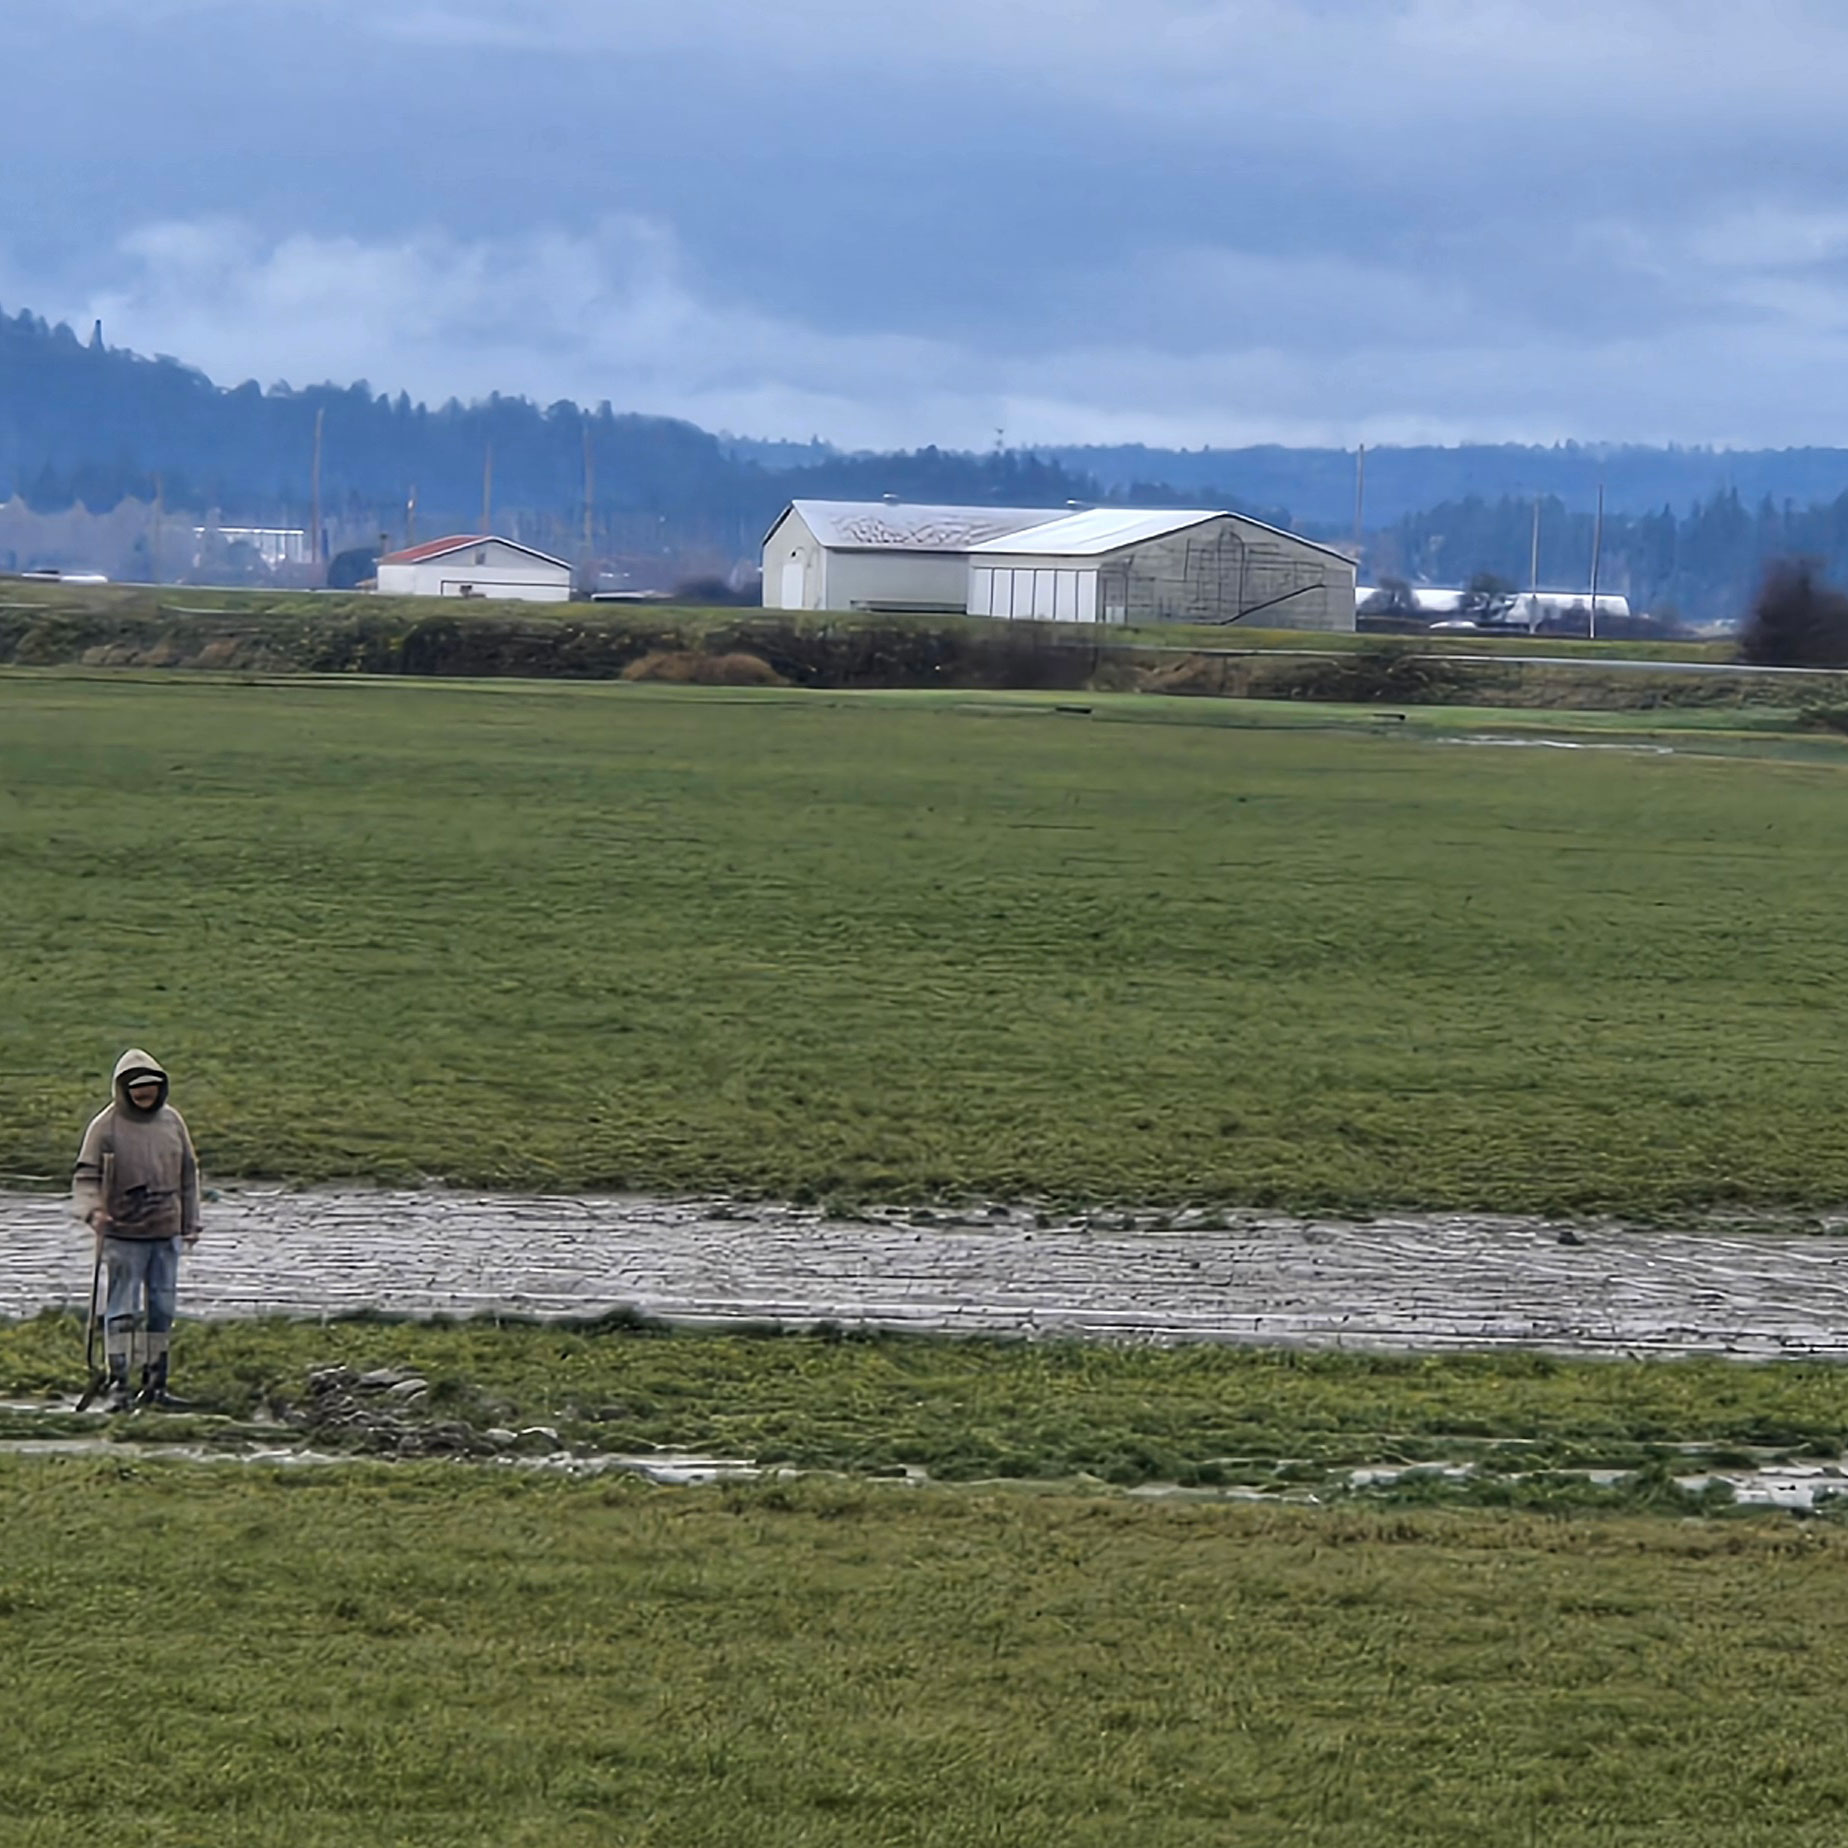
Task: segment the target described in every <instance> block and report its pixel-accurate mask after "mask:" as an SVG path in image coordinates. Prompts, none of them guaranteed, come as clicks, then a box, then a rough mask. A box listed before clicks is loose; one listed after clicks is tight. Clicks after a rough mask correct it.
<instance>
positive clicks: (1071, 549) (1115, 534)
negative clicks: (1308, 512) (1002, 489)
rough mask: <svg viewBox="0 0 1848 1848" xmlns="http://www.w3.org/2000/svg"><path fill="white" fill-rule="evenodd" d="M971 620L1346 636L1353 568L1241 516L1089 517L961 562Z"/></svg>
mask: <svg viewBox="0 0 1848 1848" xmlns="http://www.w3.org/2000/svg"><path fill="white" fill-rule="evenodd" d="M967 608H968V611H969V614H970V615H971V616H992V617H1002V618H1012V619H1014V620H1023V619H1024V620H1031V621H1038V622H1104V623H1156V622H1190V623H1219V624H1224V623H1234V622H1245V623H1248V624H1249V625H1250V626H1251V627H1252V628H1254V629H1348V630H1351V629H1352V628H1353V627H1354V561H1353V559H1351V558H1350V557H1348V556H1347V554H1346V553H1344V552H1337V551H1335V550H1333V549H1332V548H1331V547H1329V546H1325V545H1317V544H1316V543H1315V541H1314V540H1312V539H1303V538H1299V537H1298V536H1297V535H1296V534H1295V533H1286V532H1284V531H1283V530H1282V529H1281V528H1279V527H1275V526H1267V525H1265V523H1264V522H1263V521H1262V520H1253V519H1250V518H1248V517H1247V516H1246V515H1244V514H1242V513H1224V512H1215V511H1212V510H1210V509H1201V508H1195V509H1182V510H1178V511H1169V512H1149V511H1142V510H1138V509H1133V508H1119V507H1095V508H1092V509H1090V510H1089V511H1087V512H1083V513H1073V514H1068V515H1066V516H1065V517H1063V518H1061V519H1057V520H1053V521H1051V522H1049V523H1048V524H1045V525H1040V526H1035V527H1033V528H1031V529H1030V530H1028V531H1024V532H1017V533H1012V534H1008V535H1004V536H1003V537H1000V538H996V539H991V540H985V541H983V542H982V543H981V544H978V545H975V546H972V547H971V548H970V551H969V585H968V605H967Z"/></svg>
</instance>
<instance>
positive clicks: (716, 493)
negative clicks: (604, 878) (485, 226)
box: [0, 313, 1287, 556]
mask: <svg viewBox="0 0 1848 1848" xmlns="http://www.w3.org/2000/svg"><path fill="white" fill-rule="evenodd" d="M317 420H318V422H319V424H320V430H321V440H320V457H321V462H320V496H319V499H320V505H321V508H322V511H323V515H324V518H325V520H326V521H327V522H328V523H330V524H332V525H334V526H335V527H336V528H339V529H342V530H344V531H346V532H348V533H353V532H366V531H370V532H372V533H373V534H374V535H376V534H377V533H378V532H384V533H386V534H388V535H389V536H390V538H391V539H392V540H393V542H399V541H401V540H402V539H403V537H404V536H405V532H406V529H407V525H408V522H409V520H410V519H411V518H412V517H413V515H412V505H413V501H414V503H415V515H414V517H415V520H416V524H417V531H418V536H419V537H423V538H428V537H430V536H432V535H433V534H435V533H440V532H445V531H451V530H454V529H455V528H457V527H458V526H460V527H467V528H472V526H473V525H474V524H475V523H476V522H477V521H478V520H479V518H480V511H481V508H482V506H483V502H484V499H488V500H490V501H491V506H492V508H493V509H494V510H495V512H496V514H497V515H499V514H502V513H506V514H511V513H513V512H515V511H516V510H525V511H526V512H527V513H528V514H531V515H534V516H537V518H536V520H535V522H533V523H531V524H529V527H528V531H529V532H531V533H532V534H534V535H535V536H538V537H542V538H551V539H552V540H553V542H554V543H564V540H565V539H566V538H568V537H569V536H571V535H574V534H576V533H578V532H580V531H581V530H582V525H583V512H584V507H585V500H586V494H587V491H588V493H589V498H590V503H591V512H592V518H593V525H594V526H596V527H598V528H599V529H600V530H602V531H604V532H607V533H613V534H614V535H615V536H616V538H617V540H618V541H619V543H620V544H622V545H626V546H630V547H633V548H635V549H639V550H647V549H651V548H656V547H659V548H668V547H671V546H672V545H673V544H674V543H675V542H676V541H678V542H679V543H681V544H683V545H685V544H689V543H694V542H697V543H698V544H700V545H703V546H706V547H708V548H709V549H713V550H719V551H729V552H731V553H732V554H734V555H737V556H748V555H749V554H750V553H752V552H753V551H755V549H756V547H757V545H758V543H759V541H760V540H761V538H762V536H763V533H764V532H765V531H766V530H767V528H768V527H769V525H770V523H771V521H772V520H773V519H774V518H775V517H776V515H777V514H778V513H779V512H781V511H782V508H783V506H784V505H785V504H786V503H787V502H788V501H790V500H792V499H797V498H801V497H804V496H807V497H813V498H816V499H854V500H877V499H879V498H880V497H881V496H883V495H888V494H890V495H896V496H897V497H899V498H900V499H903V500H912V501H949V502H963V503H971V504H975V505H986V506H1010V505H1012V506H1032V507H1043V506H1055V507H1056V506H1062V505H1064V504H1065V503H1066V502H1076V503H1079V504H1084V505H1089V504H1093V503H1096V502H1098V501H1101V500H1104V499H1105V498H1106V496H1105V494H1104V492H1103V490H1102V489H1101V488H1100V487H1099V485H1098V483H1097V482H1096V481H1095V480H1094V479H1093V478H1092V477H1091V476H1089V475H1086V474H1082V473H1079V472H1077V471H1075V470H1072V469H1069V468H1066V467H1064V466H1062V465H1060V464H1058V463H1056V462H1051V461H1046V460H1042V459H1041V458H1040V457H1039V456H1037V455H1034V454H1031V453H1022V452H1019V451H1014V450H997V451H994V452H992V453H988V454H982V455H965V454H959V453H956V452H953V451H948V450H939V449H936V448H925V449H919V450H914V451H910V452H902V453H897V454H887V455H841V454H838V453H836V452H834V451H832V450H829V449H827V448H826V447H825V446H814V447H807V448H797V447H795V446H790V448H789V449H788V451H787V452H786V456H787V459H786V460H785V461H784V462H783V463H782V465H777V466H772V465H766V464H765V463H761V462H758V461H756V460H753V459H751V458H749V457H748V456H744V455H741V454H739V453H737V450H736V446H734V445H728V444H727V443H725V442H724V441H722V440H721V439H720V438H718V437H716V436H713V435H711V434H709V433H708V432H706V431H704V430H701V429H699V428H697V427H696V426H695V425H693V424H690V423H685V422H682V421H679V420H677V419H674V418H668V417H642V416H636V415H631V414H625V413H619V412H617V411H615V410H613V409H612V408H611V406H610V405H609V404H607V403H604V404H599V405H598V406H596V407H595V409H586V408H584V407H581V406H579V405H576V404H573V403H569V402H565V401H561V402H559V403H556V404H550V405H544V406H541V405H537V404H534V403H532V402H530V401H529V400H527V399H524V398H507V397H502V396H500V395H499V394H495V395H493V396H490V397H489V398H487V399H486V400H485V401H482V402H478V403H473V404H467V405H464V404H461V403H458V402H457V401H455V400H454V399H451V400H450V401H449V402H448V403H446V404H443V405H440V406H437V407H435V408H434V409H433V408H431V407H429V406H427V405H422V404H414V403H413V402H412V401H411V399H410V398H409V397H408V396H406V395H405V394H404V393H402V392H400V393H399V394H398V395H397V396H396V397H389V396H386V395H385V394H383V393H376V392H374V391H373V390H372V389H371V387H370V386H369V385H367V384H366V383H365V382H363V381H362V382H360V383H358V384H355V385H350V386H334V385H313V386H309V387H306V388H303V389H297V388H295V387H293V386H290V385H288V384H286V383H285V384H275V385H271V386H269V387H267V388H265V387H263V386H260V385H259V384H258V383H257V382H256V381H255V380H249V381H246V382H245V383H244V384H242V385H238V386H235V387H232V388H229V389H226V388H223V387H220V386H218V385H216V384H214V383H213V382H212V380H210V379H209V378H207V377H206V375H205V374H204V373H202V372H200V371H197V370H195V369H194V368H192V367H189V366H185V365H182V364H180V363H179V362H178V361H177V360H174V359H169V358H157V359H145V358H143V357H141V356H140V355H138V354H135V353H131V352H127V351H125V350H123V349H120V348H111V347H108V346H106V345H105V344H104V343H103V341H102V339H101V335H100V329H99V330H98V332H97V333H96V334H95V335H93V336H92V338H91V339H90V340H89V341H87V342H86V341H81V340H79V339H78V337H77V336H76V335H75V334H74V333H73V332H72V331H71V329H70V328H69V327H66V326H62V325H59V326H53V325H51V324H49V323H47V322H46V321H44V320H43V319H41V318H39V317H37V316H34V315H32V314H30V313H20V314H17V315H12V316H8V315H6V314H3V313H0V501H4V500H6V499H9V498H11V497H12V496H13V495H18V496H20V497H21V498H22V499H23V500H24V501H25V502H26V503H27V504H28V505H30V506H31V507H32V508H33V509H35V510H37V511H41V512H55V511H60V510H63V509H65V508H69V507H72V506H74V505H76V504H77V503H79V502H81V503H82V504H83V505H84V506H85V507H86V508H88V509H89V510H90V511H91V512H100V511H104V510H106V509H108V508H111V507H114V506H116V505H117V504H118V503H120V502H121V501H123V500H125V499H134V500H139V501H145V502H153V501H154V500H155V499H156V497H157V496H158V498H159V499H160V501H161V502H162V504H163V505H165V506H166V507H169V508H188V509H193V510H195V511H198V512H204V511H205V510H207V509H212V510H215V511H216V512H217V513H219V514H220V515H221V516H222V518H223V519H224V520H225V521H226V522H228V523H241V524H249V525H263V524H279V525H280V524H298V525H299V524H304V523H305V521H306V516H307V513H308V509H309V507H310V504H311V499H312V494H313V489H312V477H313V468H314V453H315V429H316V423H317ZM1108 498H1113V499H1115V500H1118V501H1121V502H1123V503H1125V504H1129V505H1149V504H1156V505H1158V504H1161V503H1163V502H1169V503H1172V501H1173V498H1174V490H1173V489H1172V488H1169V487H1167V486H1166V485H1165V484H1163V483H1160V482H1147V483H1138V484H1136V486H1135V487H1134V488H1132V489H1129V490H1120V491H1118V492H1117V493H1116V494H1115V495H1113V496H1110V497H1108ZM1269 511H1270V512H1271V513H1272V514H1281V512H1282V510H1280V509H1271V510H1269ZM1284 517H1287V516H1284Z"/></svg>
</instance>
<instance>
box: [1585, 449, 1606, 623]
mask: <svg viewBox="0 0 1848 1848" xmlns="http://www.w3.org/2000/svg"><path fill="white" fill-rule="evenodd" d="M1603 556H1604V483H1603V482H1601V481H1600V482H1599V483H1598V518H1597V523H1596V524H1595V525H1594V526H1593V527H1592V529H1591V616H1590V619H1589V621H1588V623H1587V631H1588V635H1589V639H1590V640H1592V641H1594V642H1595V641H1596V640H1597V639H1598V566H1599V564H1600V563H1601V562H1602V560H1603Z"/></svg>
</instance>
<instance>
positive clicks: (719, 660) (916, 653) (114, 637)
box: [0, 583, 1848, 711]
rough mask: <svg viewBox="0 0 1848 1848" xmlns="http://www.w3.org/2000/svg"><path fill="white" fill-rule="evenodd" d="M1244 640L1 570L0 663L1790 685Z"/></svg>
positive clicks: (1691, 694)
mask: <svg viewBox="0 0 1848 1848" xmlns="http://www.w3.org/2000/svg"><path fill="white" fill-rule="evenodd" d="M1237 639H1238V638H1237V637H1236V636H1233V635H1230V634H1228V636H1227V638H1226V642H1227V646H1226V647H1224V648H1189V647H1187V646H1185V645H1184V644H1183V645H1180V646H1172V647H1169V646H1159V645H1156V644H1154V643H1151V642H1150V641H1149V640H1148V639H1147V638H1146V637H1142V638H1129V639H1112V638H1111V637H1110V636H1109V635H1107V634H1105V633H1103V632H1097V633H1093V634H1085V633H1083V632H1080V631H1074V630H1072V629H1071V628H1069V627H1067V628H1064V629H1060V628H1055V627H1053V626H1051V625H1045V624H1036V623H984V622H976V621H970V620H966V619H961V618H957V617H953V616H942V617H930V618H924V617H910V618H905V617H892V618H879V617H842V618H838V619H837V618H829V617H821V618H802V617H796V616H791V615H785V614H782V613H780V612H775V611H736V610H730V611H716V610H693V609H677V608H646V609H635V608H624V609H611V608H609V607H608V606H591V605H566V606H556V607H555V609H554V610H548V611H547V612H545V613H543V614H540V613H535V612H534V611H533V610H532V609H531V608H530V607H528V608H526V609H522V608H520V607H518V606H513V605H507V604H499V605H484V606H482V607H481V608H479V609H457V608H455V607H454V606H449V607H445V608H443V609H442V610H440V611H438V612H432V610H431V608H430V606H429V605H428V604H427V603H423V602H418V601H415V600H411V599H402V598H385V599H380V598H376V597H372V596H367V595H363V594H326V595H309V594H304V593H299V592H297V593H274V594H268V593H258V592H222V591H219V592H214V591H202V590H191V589H185V588H178V587H176V588H174V589H170V590H169V589H161V590H156V589H150V588H145V587H133V586H116V585H109V586H84V587H82V588H81V589H79V588H77V587H69V588H65V587H59V586H48V585H22V584H18V583H12V584H0V665H7V664H11V665H14V666H20V667H63V666H79V667H87V668H102V669H109V668H117V669H149V668H154V669H172V670H195V671H197V670H204V671H217V672H221V673H256V674H286V673H313V674H348V673H354V674H385V675H396V674H404V675H415V676H436V677H458V678H469V679H483V678H496V677H503V676H505V677H514V678H522V679H569V680H618V679H621V680H664V681H673V682H678V683H681V684H687V685H717V686H794V687H811V688H817V689H832V688H875V687H892V688H919V687H943V688H949V689H953V690H956V689H966V690H976V689H984V688H987V689H995V690H1025V689H1040V690H1044V691H1049V692H1084V691H1091V692H1146V693H1168V694H1181V695H1192V696H1196V697H1206V698H1232V699H1287V700H1307V701H1330V702H1340V703H1348V704H1363V705H1364V704H1376V703H1377V704H1390V705H1452V704H1490V705H1507V706H1534V707H1562V708H1581V709H1583V708H1592V709H1613V710H1632V711H1647V710H1651V709H1654V708H1658V707H1666V706H1722V707H1725V706H1740V705H1750V704H1757V703H1762V702H1765V701H1769V700H1773V699H1776V700H1787V698H1788V693H1787V690H1782V689H1773V688H1772V687H1770V686H1768V685H1767V684H1766V683H1765V682H1762V681H1755V680H1753V679H1751V678H1749V677H1747V676H1744V675H1732V674H1724V673H1709V674H1699V675H1688V674H1673V673H1667V672H1664V673H1662V674H1650V673H1639V672H1635V671H1629V672H1625V673H1622V674H1617V673H1610V672H1606V671H1604V670H1602V669H1601V668H1600V667H1599V666H1598V664H1597V663H1595V662H1579V661H1568V660H1561V661H1558V662H1546V663H1533V662H1522V661H1512V660H1507V659H1502V658H1497V657H1495V656H1492V655H1488V656H1484V657H1482V658H1481V659H1476V660H1471V659H1464V658H1460V657H1447V656H1444V655H1442V654H1440V653H1438V652H1436V651H1434V650H1432V649H1431V648H1430V647H1429V646H1427V645H1425V644H1423V643H1420V642H1410V641H1400V640H1394V639H1381V640H1377V641H1373V642H1369V643H1366V644H1364V645H1362V646H1360V647H1358V648H1356V647H1353V646H1339V645H1331V644H1330V643H1326V642H1322V641H1320V640H1319V638H1317V637H1314V636H1307V635H1306V636H1304V637H1303V642H1302V652H1300V653H1291V652H1289V651H1287V650H1279V649H1252V650H1241V649H1239V648H1237V647H1236V646H1235V645H1234V644H1236V642H1237ZM1845 684H1848V683H1845ZM1806 690H1807V691H1810V692H1812V693H1813V692H1814V691H1815V689H1806ZM1819 696H1820V695H1819ZM1844 697H1848V694H1845V695H1844Z"/></svg>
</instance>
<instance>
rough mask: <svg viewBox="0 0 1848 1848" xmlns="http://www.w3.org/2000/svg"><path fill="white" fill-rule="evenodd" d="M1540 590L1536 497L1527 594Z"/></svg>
mask: <svg viewBox="0 0 1848 1848" xmlns="http://www.w3.org/2000/svg"><path fill="white" fill-rule="evenodd" d="M1539 589H1540V496H1539V495H1538V494H1536V495H1535V496H1534V556H1533V562H1532V564H1531V565H1530V566H1529V567H1528V572H1527V594H1528V595H1529V596H1533V595H1535V594H1536V593H1537V592H1538V591H1539Z"/></svg>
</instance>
